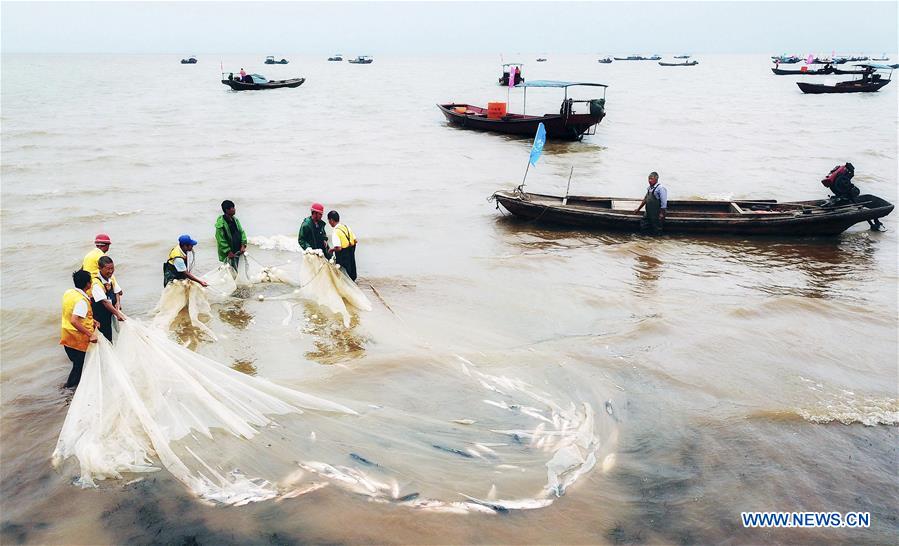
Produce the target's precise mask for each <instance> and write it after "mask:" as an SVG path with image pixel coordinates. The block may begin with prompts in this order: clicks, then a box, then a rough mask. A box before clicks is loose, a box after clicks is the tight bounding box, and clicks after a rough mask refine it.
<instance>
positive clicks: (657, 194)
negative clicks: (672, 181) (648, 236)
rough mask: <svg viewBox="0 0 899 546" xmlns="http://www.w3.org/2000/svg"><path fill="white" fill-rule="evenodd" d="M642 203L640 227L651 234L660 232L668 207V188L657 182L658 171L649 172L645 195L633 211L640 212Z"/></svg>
mask: <svg viewBox="0 0 899 546" xmlns="http://www.w3.org/2000/svg"><path fill="white" fill-rule="evenodd" d="M643 205H646V212H645V213H644V214H643V220H641V221H640V229H643V230H649V231H650V232H651V233H652V234H653V235H658V234H660V233H661V232H662V226H663V224H664V223H665V211H666V210H667V209H668V190H666V189H665V187H664V186H662V185H661V184H659V173H657V172H655V171H653V172H651V173H649V187H648V188H646V195H645V196H644V197H643V200H642V201H640V206H638V207H637V210H635V211H634V212H640V209H642V208H643Z"/></svg>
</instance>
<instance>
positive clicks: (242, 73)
mask: <svg viewBox="0 0 899 546" xmlns="http://www.w3.org/2000/svg"><path fill="white" fill-rule="evenodd" d="M246 77H247V73H246V71H245V70H244V69H243V68H241V69H240V80H241V81H243V79H244V78H246Z"/></svg>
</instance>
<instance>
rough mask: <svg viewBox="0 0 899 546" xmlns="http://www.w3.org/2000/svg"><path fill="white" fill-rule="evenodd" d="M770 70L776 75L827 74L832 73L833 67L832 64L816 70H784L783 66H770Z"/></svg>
mask: <svg viewBox="0 0 899 546" xmlns="http://www.w3.org/2000/svg"><path fill="white" fill-rule="evenodd" d="M771 72H774V73H775V74H776V75H778V76H827V75H830V74H833V73H834V68H833V67H832V66H825V67H824V68H820V69H818V70H785V69H783V68H772V69H771Z"/></svg>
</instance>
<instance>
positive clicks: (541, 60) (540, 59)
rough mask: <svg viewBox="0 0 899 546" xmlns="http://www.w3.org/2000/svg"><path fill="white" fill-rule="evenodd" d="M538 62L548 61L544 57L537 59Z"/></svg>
mask: <svg viewBox="0 0 899 546" xmlns="http://www.w3.org/2000/svg"><path fill="white" fill-rule="evenodd" d="M537 62H538V63H545V62H546V59H545V58H543V57H540V58H539V59H537Z"/></svg>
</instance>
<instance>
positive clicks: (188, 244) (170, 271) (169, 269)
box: [162, 235, 209, 287]
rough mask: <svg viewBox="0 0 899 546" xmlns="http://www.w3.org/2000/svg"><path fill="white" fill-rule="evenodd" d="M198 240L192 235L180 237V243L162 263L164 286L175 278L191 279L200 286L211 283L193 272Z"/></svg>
mask: <svg viewBox="0 0 899 546" xmlns="http://www.w3.org/2000/svg"><path fill="white" fill-rule="evenodd" d="M196 244H197V241H195V240H194V239H193V237H191V236H190V235H182V236H181V237H178V245H177V246H176V247H175V248H173V249H172V251H171V252H169V259H168V260H166V261H165V263H164V264H162V286H164V287H165V286H168V284H169V283H170V282H172V281H174V280H181V279H190V280H192V281H194V282H195V283H197V284H199V285H200V286H209V284H208V283H207V282H206V281H204V280H203V279H200V278H198V277H196V276H194V274H193V273H192V272H191V270H192V269H193V267H194V245H196Z"/></svg>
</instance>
